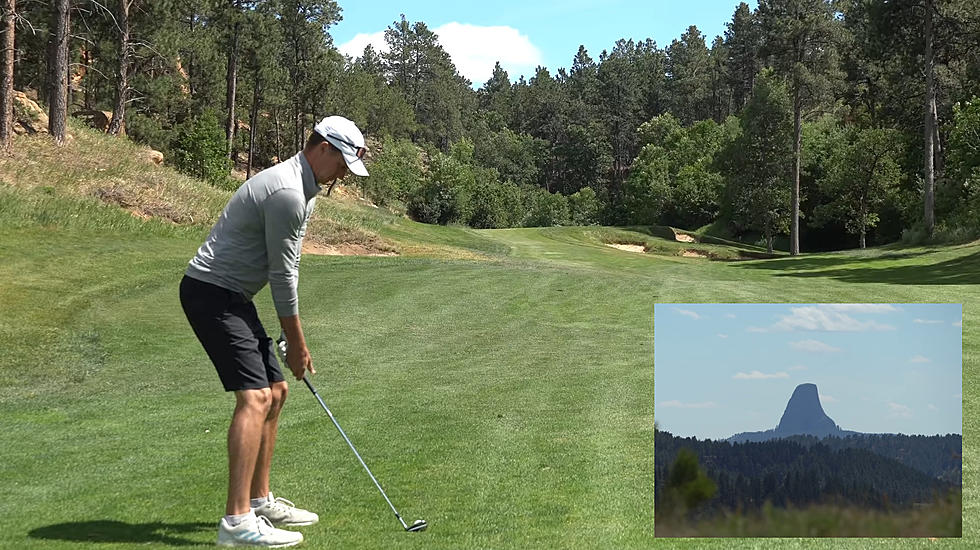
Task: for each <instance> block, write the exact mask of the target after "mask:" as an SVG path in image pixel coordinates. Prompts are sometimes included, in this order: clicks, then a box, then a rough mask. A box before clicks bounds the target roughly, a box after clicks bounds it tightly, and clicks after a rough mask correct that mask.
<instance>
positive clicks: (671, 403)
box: [660, 399, 718, 409]
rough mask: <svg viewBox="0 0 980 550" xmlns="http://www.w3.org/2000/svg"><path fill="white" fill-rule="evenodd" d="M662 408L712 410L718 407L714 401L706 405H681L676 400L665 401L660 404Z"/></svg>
mask: <svg viewBox="0 0 980 550" xmlns="http://www.w3.org/2000/svg"><path fill="white" fill-rule="evenodd" d="M660 406H661V407H663V408H665V409H710V408H713V407H717V406H718V405H716V404H715V402H714V401H705V402H704V403H681V402H680V401H677V400H676V399H675V400H673V401H664V402H663V403H661V404H660Z"/></svg>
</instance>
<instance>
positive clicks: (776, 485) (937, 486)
mask: <svg viewBox="0 0 980 550" xmlns="http://www.w3.org/2000/svg"><path fill="white" fill-rule="evenodd" d="M877 437H880V439H877V440H869V441H864V442H860V443H857V442H850V443H852V444H853V446H848V442H847V441H846V440H849V439H853V438H844V439H841V438H826V439H824V440H821V441H807V440H804V442H805V443H806V444H801V442H800V441H792V440H786V439H777V440H771V441H766V442H757V443H736V444H731V443H728V442H725V441H712V440H703V441H699V440H697V439H696V438H681V437H677V436H674V435H672V434H670V433H669V432H664V431H659V430H658V431H657V433H656V440H655V446H656V447H655V449H656V450H655V480H654V491H655V498H656V499H657V500H656V501H657V504H658V505H659V504H661V502H662V498H663V497H664V489H663V487H664V486H665V485H667V481H668V480H669V479H671V469H672V468H676V467H678V466H677V463H676V461H677V458H678V456H680V455H682V454H683V453H682V449H686V450H687V451H689V452H693V454H694V455H695V456H696V457H697V459H698V460H699V462H700V465H701V466H702V467H703V468H704V470H705V472H706V475H707V478H708V479H710V480H711V481H712V482H713V483H714V484H715V486H716V487H717V490H716V491H715V492H714V493H713V494H712V496H711V498H709V499H707V500H706V501H704V503H703V508H702V510H707V511H709V513H710V511H717V510H723V509H724V510H736V509H743V510H744V509H757V508H759V507H761V506H763V505H764V504H765V503H766V502H770V503H772V504H773V505H775V506H788V505H792V506H805V505H808V504H816V503H833V504H850V505H855V506H861V507H872V508H878V509H887V508H890V507H911V506H913V505H916V504H922V503H929V502H933V501H934V500H935V498H936V497H938V496H941V495H945V494H946V493H948V492H949V491H952V490H958V489H959V487H960V484H959V479H958V478H957V479H956V482H955V483H951V482H948V481H944V480H942V479H939V478H938V477H936V476H933V475H930V474H927V473H925V472H923V471H920V470H917V469H915V468H913V467H911V466H909V465H908V463H909V462H912V461H917V462H920V463H930V462H931V464H929V466H928V467H929V468H930V469H932V470H933V471H939V470H942V468H943V466H939V465H938V464H939V463H945V461H946V460H947V459H946V458H945V457H932V455H933V453H929V452H927V450H926V445H920V444H919V442H914V443H913V444H912V445H911V447H910V448H908V449H905V450H903V451H901V452H898V453H895V452H894V451H895V450H896V449H899V448H901V447H900V446H901V445H902V444H903V440H902V439H900V438H895V439H889V438H890V437H891V436H877ZM950 437H951V436H932V437H929V438H925V441H928V440H932V441H934V442H940V443H942V444H943V445H947V444H949V443H951V442H952V439H947V438H950ZM834 439H836V440H837V441H832V440H834ZM910 441H911V440H904V443H909V442H910ZM882 442H887V443H882ZM871 447H874V448H877V449H889V450H890V451H889V452H892V454H899V455H900V456H901V457H902V460H903V461H902V462H900V461H899V460H896V459H894V458H888V457H886V456H883V455H881V454H876V453H875V452H873V451H871V450H869V448H871ZM917 451H918V452H922V453H923V455H924V456H921V457H916V458H912V457H911V456H910V455H913V454H915V453H916V452H917ZM903 462H904V463H903ZM681 467H687V468H689V466H681Z"/></svg>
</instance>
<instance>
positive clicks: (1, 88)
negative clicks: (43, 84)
mask: <svg viewBox="0 0 980 550" xmlns="http://www.w3.org/2000/svg"><path fill="white" fill-rule="evenodd" d="M16 12H17V0H4V3H3V23H4V25H3V27H4V32H3V55H2V56H0V67H2V71H0V72H2V74H0V151H10V142H11V135H12V134H13V130H14V21H15V20H16V17H15V14H16Z"/></svg>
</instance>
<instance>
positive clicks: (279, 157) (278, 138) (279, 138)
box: [272, 106, 282, 164]
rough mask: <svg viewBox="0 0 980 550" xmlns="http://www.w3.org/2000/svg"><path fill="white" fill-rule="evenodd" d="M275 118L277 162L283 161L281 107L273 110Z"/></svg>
mask: <svg viewBox="0 0 980 550" xmlns="http://www.w3.org/2000/svg"><path fill="white" fill-rule="evenodd" d="M272 113H273V114H272V116H273V118H275V119H276V163H277V164H278V163H280V162H282V134H281V133H280V131H279V107H278V106H276V108H275V109H274V110H273V112H272Z"/></svg>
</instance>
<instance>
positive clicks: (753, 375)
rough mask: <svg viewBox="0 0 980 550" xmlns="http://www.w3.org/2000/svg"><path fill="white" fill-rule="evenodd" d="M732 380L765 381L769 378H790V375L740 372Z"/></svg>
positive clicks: (755, 371)
mask: <svg viewBox="0 0 980 550" xmlns="http://www.w3.org/2000/svg"><path fill="white" fill-rule="evenodd" d="M732 378H734V379H736V380H765V379H767V378H789V375H788V374H786V373H785V372H774V373H771V374H766V373H764V372H759V371H757V370H754V371H752V372H750V373H748V374H746V373H744V372H740V373H738V374H736V375H735V376H733V377H732Z"/></svg>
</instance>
